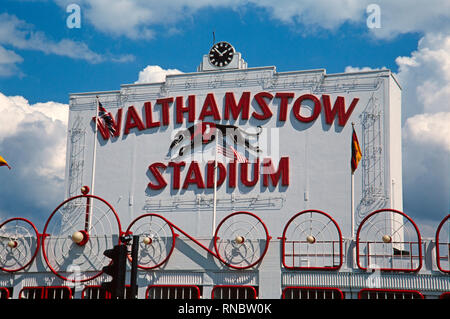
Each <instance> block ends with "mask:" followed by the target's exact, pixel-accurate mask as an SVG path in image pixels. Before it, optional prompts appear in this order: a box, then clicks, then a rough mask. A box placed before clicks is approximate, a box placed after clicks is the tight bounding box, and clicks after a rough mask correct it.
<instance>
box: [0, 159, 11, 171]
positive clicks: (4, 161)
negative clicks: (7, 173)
mask: <svg viewBox="0 0 450 319" xmlns="http://www.w3.org/2000/svg"><path fill="white" fill-rule="evenodd" d="M0 166H7V167H8V168H9V169H11V166H9V165H8V162H7V161H6V160H5V159H4V158H3V157H1V156H0Z"/></svg>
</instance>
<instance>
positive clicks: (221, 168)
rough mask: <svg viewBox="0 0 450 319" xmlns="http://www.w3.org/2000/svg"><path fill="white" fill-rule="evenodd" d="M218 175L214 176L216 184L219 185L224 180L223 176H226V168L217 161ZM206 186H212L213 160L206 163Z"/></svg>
mask: <svg viewBox="0 0 450 319" xmlns="http://www.w3.org/2000/svg"><path fill="white" fill-rule="evenodd" d="M217 168H218V169H219V170H218V174H217V175H218V176H216V181H217V182H216V185H217V186H220V185H222V184H223V182H224V181H225V177H226V176H227V170H226V168H225V166H223V164H222V163H219V162H217ZM206 176H207V178H206V187H207V188H214V161H212V162H208V164H207V165H206Z"/></svg>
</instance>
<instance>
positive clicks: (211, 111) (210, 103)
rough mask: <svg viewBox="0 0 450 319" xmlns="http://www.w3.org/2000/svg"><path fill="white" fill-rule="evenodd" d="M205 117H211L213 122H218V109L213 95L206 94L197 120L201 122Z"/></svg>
mask: <svg viewBox="0 0 450 319" xmlns="http://www.w3.org/2000/svg"><path fill="white" fill-rule="evenodd" d="M206 116H212V117H213V118H214V120H217V121H220V114H219V109H218V108H217V103H216V99H215V97H214V94H213V93H208V95H207V96H206V98H205V103H203V107H202V111H201V112H200V116H199V120H201V121H203V119H204V118H205V117H206Z"/></svg>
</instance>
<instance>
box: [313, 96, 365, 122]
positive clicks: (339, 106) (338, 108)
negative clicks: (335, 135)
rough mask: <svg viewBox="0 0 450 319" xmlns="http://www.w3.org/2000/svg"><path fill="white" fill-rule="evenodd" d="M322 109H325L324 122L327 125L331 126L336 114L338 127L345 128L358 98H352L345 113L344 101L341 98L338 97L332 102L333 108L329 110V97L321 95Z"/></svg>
mask: <svg viewBox="0 0 450 319" xmlns="http://www.w3.org/2000/svg"><path fill="white" fill-rule="evenodd" d="M322 101H323V107H324V109H325V122H326V123H327V124H329V125H331V124H333V120H334V119H335V118H336V113H337V115H338V123H339V125H340V126H345V124H346V123H347V121H348V119H349V118H350V115H351V114H352V112H353V110H354V109H355V106H356V104H357V103H358V101H359V98H354V99H353V101H352V103H351V104H350V107H349V108H348V110H347V111H345V99H344V97H343V96H338V97H337V98H336V101H335V102H334V105H333V108H331V101H330V96H329V95H326V94H323V95H322Z"/></svg>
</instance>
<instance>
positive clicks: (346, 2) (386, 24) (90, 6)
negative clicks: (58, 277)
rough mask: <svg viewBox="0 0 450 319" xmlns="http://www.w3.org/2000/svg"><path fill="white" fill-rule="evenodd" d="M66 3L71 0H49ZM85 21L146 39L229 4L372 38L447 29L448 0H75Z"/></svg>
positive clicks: (309, 27)
mask: <svg viewBox="0 0 450 319" xmlns="http://www.w3.org/2000/svg"><path fill="white" fill-rule="evenodd" d="M54 1H56V3H58V4H59V5H60V6H61V7H64V8H65V7H66V6H67V5H68V4H70V3H72V2H73V1H72V0H54ZM77 3H78V4H79V5H80V7H81V10H82V14H83V15H84V17H85V18H86V19H87V21H88V22H89V23H90V24H92V25H93V26H94V27H95V28H96V29H97V30H99V31H101V32H105V33H107V34H111V35H114V36H125V37H128V38H131V39H142V38H144V39H151V38H154V37H155V36H156V32H155V29H156V27H160V26H163V27H166V28H167V29H171V28H173V26H174V25H176V24H177V23H179V22H180V21H186V20H187V19H190V18H191V17H192V16H193V15H194V14H195V13H196V12H198V11H199V10H201V9H205V8H225V9H226V8H229V9H233V10H235V11H242V10H245V9H248V8H252V7H253V6H254V7H256V8H260V9H264V11H265V12H266V14H267V15H268V16H269V17H270V18H272V19H274V20H277V21H280V22H282V23H285V24H289V25H294V26H297V27H296V28H295V29H296V30H298V31H299V32H300V33H310V32H311V31H315V30H317V29H325V30H328V31H330V30H333V31H337V30H338V29H339V28H340V27H341V26H342V25H343V24H345V23H351V24H355V25H360V26H362V27H363V28H367V31H368V32H369V33H371V34H373V35H374V36H375V37H378V38H393V37H395V36H396V35H398V34H403V33H409V32H420V33H423V34H424V33H429V32H446V31H447V32H448V31H450V2H449V1H448V0H429V1H423V0H397V1H392V0H378V1H376V2H374V1H372V0H335V1H329V0H303V1H293V0H279V1H272V0H245V1H239V0H224V1H220V2H218V1H213V0H200V1H189V0H166V1H157V0H117V1H109V0H79V1H78V2H77ZM373 3H375V4H376V5H378V6H379V8H380V21H381V27H380V28H368V27H367V19H368V18H369V16H370V12H369V13H368V12H367V11H366V9H367V7H368V6H369V5H370V4H373Z"/></svg>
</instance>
